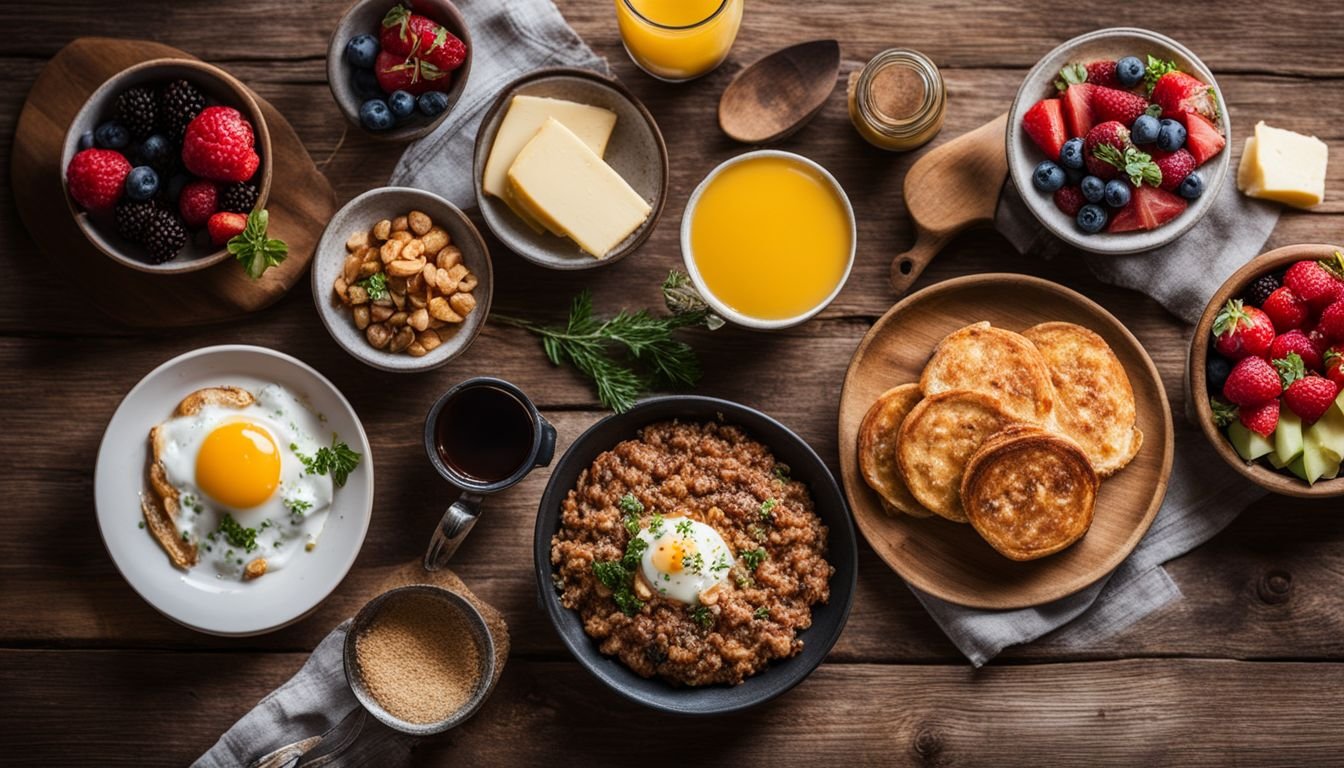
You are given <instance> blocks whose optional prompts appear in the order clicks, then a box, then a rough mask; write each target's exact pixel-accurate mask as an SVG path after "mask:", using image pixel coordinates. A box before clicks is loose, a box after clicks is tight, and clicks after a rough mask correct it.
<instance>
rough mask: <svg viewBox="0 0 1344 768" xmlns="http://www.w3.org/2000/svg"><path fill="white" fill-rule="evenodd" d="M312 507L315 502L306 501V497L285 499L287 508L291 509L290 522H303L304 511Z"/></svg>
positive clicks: (263, 525)
mask: <svg viewBox="0 0 1344 768" xmlns="http://www.w3.org/2000/svg"><path fill="white" fill-rule="evenodd" d="M312 508H313V503H312V502H311V501H305V500H304V499H285V509H288V510H289V522H290V523H292V524H294V525H298V524H299V523H301V522H303V513H304V512H307V511H308V510H310V509H312ZM267 522H269V521H267ZM262 527H263V528H265V527H266V524H265V523H263V524H262Z"/></svg>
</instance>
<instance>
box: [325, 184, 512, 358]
mask: <svg viewBox="0 0 1344 768" xmlns="http://www.w3.org/2000/svg"><path fill="white" fill-rule="evenodd" d="M312 276H313V277H312V279H313V301H314V303H316V304H317V313H318V315H319V316H320V317H321V318H322V323H323V324H324V325H326V327H327V331H328V332H330V333H331V336H332V338H334V339H335V340H336V343H337V344H339V345H340V346H341V347H342V348H344V349H345V351H346V352H349V353H350V354H351V355H352V356H354V357H355V358H357V359H359V360H360V361H361V362H364V363H367V364H368V365H371V366H373V367H374V368H379V369H381V370H384V371H395V372H410V371H427V370H430V369H432V368H438V367H439V366H442V365H444V364H446V363H447V362H448V361H449V360H452V359H453V358H455V357H457V356H458V355H460V354H462V353H463V352H465V351H466V350H467V347H469V346H471V342H472V340H473V339H475V338H476V334H477V333H479V332H480V330H481V326H482V325H484V324H485V318H486V315H488V314H489V312H490V297H491V293H492V287H493V281H492V280H491V277H492V274H491V268H490V252H489V251H488V250H487V249H486V246H485V241H484V240H482V239H481V234H480V232H478V231H477V230H476V227H475V226H474V225H473V224H472V223H471V220H470V219H468V218H467V217H466V215H465V214H463V213H462V211H461V210H459V209H458V208H457V206H455V205H453V204H452V203H450V202H448V201H447V200H444V199H443V198H442V197H439V196H438V195H435V194H433V193H430V192H425V191H423V190H419V189H411V188H409V187H381V188H379V189H374V190H370V191H368V192H365V193H364V194H362V195H360V196H359V197H356V198H355V199H354V200H351V201H350V202H349V203H346V205H345V207H344V208H342V209H340V210H339V211H337V212H336V215H335V216H333V217H332V218H331V221H330V222H329V223H328V224H327V228H326V230H325V231H324V232H323V233H322V239H321V241H319V242H318V244H317V255H316V258H314V259H313V271H312Z"/></svg>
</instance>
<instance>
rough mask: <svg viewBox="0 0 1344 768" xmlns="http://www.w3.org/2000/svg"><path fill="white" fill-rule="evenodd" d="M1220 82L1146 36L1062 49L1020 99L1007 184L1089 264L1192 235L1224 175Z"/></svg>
mask: <svg viewBox="0 0 1344 768" xmlns="http://www.w3.org/2000/svg"><path fill="white" fill-rule="evenodd" d="M1222 104H1223V102H1222V98H1221V91H1220V90H1219V89H1218V84H1217V82H1216V81H1215V80H1214V79H1213V73H1212V72H1210V71H1209V68H1208V67H1206V66H1204V63H1203V62H1201V61H1200V60H1199V57H1197V56H1195V54H1194V53H1192V52H1191V51H1190V50H1189V49H1188V48H1186V47H1185V46H1183V45H1181V44H1180V43H1178V42H1176V41H1175V40H1172V39H1171V38H1169V37H1166V36H1164V35H1159V34H1157V33H1156V32H1149V31H1148V30H1144V29H1129V28H1117V29H1102V30H1098V31H1096V32H1089V33H1088V34H1085V35H1081V36H1079V37H1075V38H1073V39H1072V40H1069V41H1068V42H1066V43H1064V44H1063V45H1060V46H1059V47H1057V48H1055V49H1054V50H1053V51H1051V52H1050V53H1048V54H1046V55H1045V57H1044V58H1042V59H1041V60H1040V62H1038V63H1037V64H1036V66H1035V67H1033V68H1032V70H1031V72H1029V73H1028V74H1027V77H1026V79H1025V80H1024V81H1023V83H1022V87H1021V88H1020V89H1019V90H1018V92H1017V98H1016V99H1015V100H1014V101H1013V106H1012V109H1011V111H1010V112H1009V117H1008V130H1007V153H1008V177H1009V178H1010V179H1012V182H1013V185H1014V186H1015V187H1016V188H1017V191H1018V192H1019V193H1020V194H1021V195H1022V199H1023V200H1024V201H1025V202H1026V204H1027V208H1028V210H1030V211H1031V212H1032V214H1033V215H1034V216H1035V217H1036V218H1037V219H1039V220H1040V222H1041V224H1042V225H1043V226H1044V227H1045V228H1046V230H1047V231H1049V232H1051V233H1052V234H1054V235H1055V236H1056V237H1058V238H1060V239H1061V240H1063V241H1065V242H1066V243H1068V244H1069V245H1072V246H1074V247H1076V248H1080V249H1082V250H1085V251H1091V252H1093V253H1103V254H1105V253H1109V254H1124V253H1139V252H1142V251H1149V250H1152V249H1154V248H1159V247H1161V246H1163V245H1166V244H1167V243H1170V242H1171V241H1172V240H1175V239H1176V238H1177V237H1180V236H1181V235H1183V234H1185V233H1186V232H1187V231H1189V229H1190V228H1191V227H1193V226H1194V225H1195V223H1196V222H1198V221H1199V219H1200V218H1201V217H1203V216H1204V214H1205V213H1207V212H1208V210H1209V208H1210V207H1212V205H1213V203H1214V200H1215V199H1216V198H1217V196H1218V190H1219V188H1220V187H1221V186H1222V183H1223V179H1224V178H1225V177H1226V176H1227V169H1228V166H1229V165H1230V164H1231V163H1230V157H1231V152H1228V151H1224V148H1225V147H1226V145H1227V143H1228V142H1230V141H1231V139H1232V123H1231V121H1230V120H1229V119H1228V115H1227V110H1225V109H1223V108H1222Z"/></svg>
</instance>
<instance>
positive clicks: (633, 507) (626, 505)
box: [616, 493, 644, 515]
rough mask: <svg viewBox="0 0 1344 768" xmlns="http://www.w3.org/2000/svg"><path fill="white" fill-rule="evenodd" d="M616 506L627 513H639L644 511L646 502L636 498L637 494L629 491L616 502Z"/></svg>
mask: <svg viewBox="0 0 1344 768" xmlns="http://www.w3.org/2000/svg"><path fill="white" fill-rule="evenodd" d="M616 506H617V507H619V508H620V510H621V511H622V512H624V513H625V514H627V515H638V514H640V513H642V512H643V511H644V504H643V503H641V502H640V500H639V499H636V498H635V494H633V493H627V494H625V495H624V496H622V497H621V500H620V501H618V502H616Z"/></svg>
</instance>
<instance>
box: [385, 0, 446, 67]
mask: <svg viewBox="0 0 1344 768" xmlns="http://www.w3.org/2000/svg"><path fill="white" fill-rule="evenodd" d="M439 29H440V27H439V25H438V24H437V23H436V22H435V21H434V20H433V19H431V18H429V17H428V16H423V15H421V14H418V13H412V12H411V9H410V8H407V7H406V6H404V5H394V6H392V8H391V10H389V11H388V12H387V14H386V15H384V16H383V21H382V30H381V31H380V32H379V34H378V46H379V48H380V49H381V50H384V51H387V52H389V53H391V54H392V55H394V56H399V57H401V58H403V59H404V58H406V57H408V56H410V55H411V51H412V50H414V49H415V48H416V47H417V46H419V47H421V48H428V47H429V45H430V44H431V43H432V42H433V41H434V37H435V35H437V34H438V30H439Z"/></svg>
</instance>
